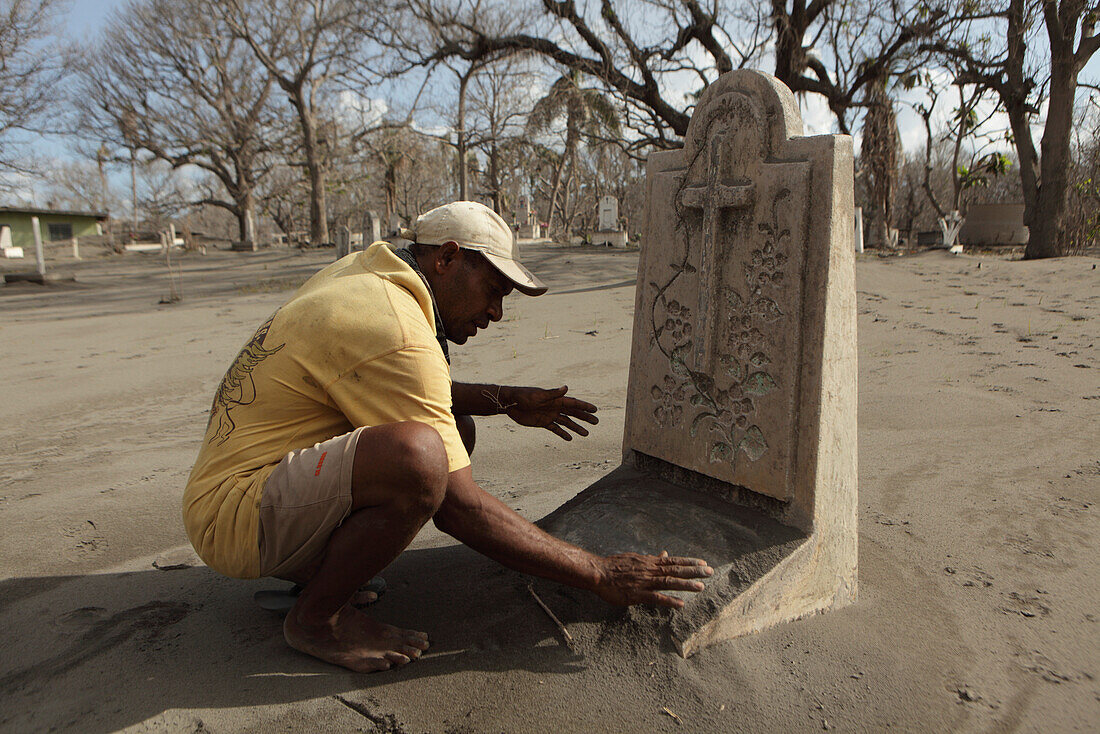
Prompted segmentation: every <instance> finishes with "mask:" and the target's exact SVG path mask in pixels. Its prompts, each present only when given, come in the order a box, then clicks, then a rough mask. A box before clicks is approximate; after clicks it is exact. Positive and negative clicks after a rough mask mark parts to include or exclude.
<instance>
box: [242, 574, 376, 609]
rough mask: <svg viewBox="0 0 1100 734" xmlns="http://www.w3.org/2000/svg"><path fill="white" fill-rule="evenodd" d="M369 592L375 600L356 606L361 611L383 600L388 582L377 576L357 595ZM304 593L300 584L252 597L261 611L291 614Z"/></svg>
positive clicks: (362, 587)
mask: <svg viewBox="0 0 1100 734" xmlns="http://www.w3.org/2000/svg"><path fill="white" fill-rule="evenodd" d="M364 592H369V593H373V594H374V599H373V600H371V601H369V602H366V603H364V604H356V605H355V606H356V607H357V608H359V609H362V608H363V607H367V606H370V605H371V604H373V603H374V602H376V601H378V599H379V598H381V596H382V594H384V593H386V580H385V579H383V578H382V577H381V576H375V577H374V578H373V579H371V580H370V581H368V582H367V583H365V584H363V585H362V586H360V587H359V591H357V592H356V593H357V594H362V593H364ZM301 593H302V586H301V585H300V584H294V585H293V586H291V587H290V588H289V589H262V590H260V591H257V592H256V593H255V594H253V595H252V598H253V599H254V600H255V602H256V604H258V605H259V607H260V608H261V609H266V610H268V611H270V612H282V613H284V614H285V613H286V612H289V611H290V609H291V607H293V606H294V603H295V602H297V601H298V595H299V594H301Z"/></svg>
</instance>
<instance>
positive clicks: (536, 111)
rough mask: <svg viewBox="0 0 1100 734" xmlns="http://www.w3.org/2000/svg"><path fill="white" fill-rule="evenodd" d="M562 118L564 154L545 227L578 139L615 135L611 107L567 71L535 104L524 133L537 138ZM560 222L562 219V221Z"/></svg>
mask: <svg viewBox="0 0 1100 734" xmlns="http://www.w3.org/2000/svg"><path fill="white" fill-rule="evenodd" d="M563 116H564V118H565V150H564V151H563V152H562V155H561V158H559V159H558V161H557V165H556V166H555V167H554V179H553V183H552V184H551V187H550V204H549V207H548V208H547V211H546V223H547V227H548V228H549V227H551V226H552V225H553V221H554V219H553V218H554V211H555V209H556V208H557V205H558V192H559V191H560V190H561V182H562V175H563V173H564V172H565V167H566V165H568V166H569V169H570V171H572V170H573V168H574V167H575V164H576V159H577V147H578V146H579V145H580V142H581V139H582V138H589V139H592V138H597V137H599V136H600V134H601V133H610V134H611V135H613V136H618V135H619V115H618V112H617V110H616V109H615V106H614V104H613V103H612V102H611V100H609V99H608V98H607V97H605V96H604V95H603V94H602V93H601V92H600V91H599V90H598V89H591V88H585V87H582V86H581V85H580V73H579V72H577V71H573V70H570V71H569V72H567V73H566V74H564V75H563V76H561V77H558V79H557V80H556V81H555V82H554V83H553V84H552V85H550V91H549V92H547V93H546V96H545V97H543V98H542V99H540V100H539V101H537V102H535V106H534V107H533V108H531V114H530V115H529V116H528V118H527V133H528V134H529V135H531V134H539V133H543V132H547V131H549V130H550V129H552V128H553V127H554V125H555V123H557V122H558V121H559V120H560V119H561V118H562V117H563ZM563 219H564V217H563Z"/></svg>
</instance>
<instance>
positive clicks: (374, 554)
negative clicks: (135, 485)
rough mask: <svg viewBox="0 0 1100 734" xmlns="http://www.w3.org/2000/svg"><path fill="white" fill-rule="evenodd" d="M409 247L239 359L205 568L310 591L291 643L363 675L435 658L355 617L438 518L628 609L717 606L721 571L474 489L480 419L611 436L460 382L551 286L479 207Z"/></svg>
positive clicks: (541, 404) (442, 217) (427, 218)
mask: <svg viewBox="0 0 1100 734" xmlns="http://www.w3.org/2000/svg"><path fill="white" fill-rule="evenodd" d="M408 236H409V239H411V240H413V242H414V244H413V245H411V246H410V247H409V248H408V249H407V250H400V251H398V252H397V253H396V254H395V253H394V252H393V251H391V250H390V249H389V248H388V247H387V246H386V245H385V244H383V243H376V244H374V245H372V246H371V247H369V248H368V249H367V250H365V251H364V252H361V253H356V254H352V255H349V256H348V257H345V258H342V259H341V260H339V261H337V262H336V263H333V264H332V265H330V266H328V267H326V268H324V269H323V270H321V271H320V272H318V273H317V274H316V275H314V276H313V277H312V278H310V280H309V281H307V282H306V283H305V285H303V286H302V287H301V288H300V289H299V290H298V292H297V293H295V294H294V296H293V297H292V298H291V299H290V300H289V301H288V302H287V303H286V304H285V305H283V307H282V308H280V309H279V310H278V311H276V312H275V314H274V315H273V316H272V317H271V318H269V319H268V320H267V321H266V322H265V323H264V324H263V325H262V326H260V328H259V330H257V331H256V333H255V335H254V336H253V337H252V338H251V339H250V340H249V341H248V343H247V344H246V345H245V346H244V348H243V349H242V350H241V352H240V354H238V355H237V358H236V360H235V361H234V362H233V364H232V366H231V367H230V368H229V371H228V372H227V373H226V375H225V378H224V379H223V380H222V383H221V385H220V386H219V388H218V391H217V393H216V395H215V397H214V403H213V406H212V407H211V410H210V422H209V424H208V426H207V430H206V436H205V438H204V440H203V444H202V449H201V450H200V452H199V456H198V459H197V461H196V463H195V466H194V469H193V470H192V472H191V477H190V479H189V481H188V484H187V489H186V491H185V494H184V501H183V515H184V523H185V525H186V528H187V533H188V536H189V537H190V539H191V543H192V544H193V545H194V547H195V550H196V551H197V552H198V554H199V556H200V557H201V558H202V559H203V561H204V562H206V564H207V565H209V566H210V567H211V568H213V569H214V570H216V571H218V572H220V573H223V574H225V575H227V576H232V577H236V578H256V577H260V576H275V577H279V578H284V579H289V580H292V581H295V582H297V583H299V584H302V585H304V588H303V590H302V592H301V594H300V595H299V597H298V599H297V600H296V602H295V604H294V607H293V608H292V609H291V610H290V612H289V613H288V614H287V617H286V621H285V622H284V625H283V634H284V636H285V637H286V641H287V643H288V644H289V645H290V646H291V647H293V648H295V649H297V650H301V651H302V652H305V653H308V654H310V655H314V656H316V657H318V658H320V659H322V660H326V661H328V662H330V663H335V664H337V665H342V666H344V667H347V668H351V669H352V670H357V671H364V672H366V671H376V670H385V669H388V668H390V667H392V666H394V665H403V664H405V663H408V662H409V661H411V660H414V659H416V658H417V657H419V656H420V654H421V653H422V652H423V651H424V650H426V649H427V648H428V637H427V635H426V634H424V633H422V632H416V631H413V630H407V629H401V628H398V627H394V626H391V625H388V624H383V623H382V622H379V621H377V620H374V619H372V618H371V617H369V616H368V615H367V614H365V613H364V612H362V611H360V610H359V609H357V608H356V607H355V606H354V605H353V604H352V603H351V602H352V600H353V599H354V597H355V594H356V592H357V590H358V589H359V588H360V586H361V585H363V584H365V583H366V582H367V581H368V580H369V579H371V578H372V577H373V576H374V575H375V574H377V573H379V572H380V571H381V570H382V569H383V568H385V567H386V566H387V565H388V564H389V563H390V562H391V561H393V560H394V558H396V557H397V556H398V555H399V554H400V553H401V552H402V551H403V550H404V549H405V548H406V547H407V546H408V545H409V543H410V542H412V540H413V538H414V537H415V536H416V534H417V532H418V531H419V530H420V528H421V527H422V526H423V525H424V524H425V523H427V522H428V521H429V520H433V521H434V522H435V524H436V526H437V527H438V528H439V529H440V530H442V531H443V532H446V533H448V534H450V535H452V536H454V537H455V538H456V539H458V540H459V541H461V542H463V543H465V544H467V545H469V546H470V547H472V548H474V549H475V550H477V551H479V552H481V553H483V554H485V555H487V556H489V557H490V558H493V559H495V560H496V561H498V562H500V563H502V564H504V565H506V566H508V567H510V568H513V569H515V570H518V571H521V572H523V573H528V574H533V575H537V576H542V577H545V578H549V579H553V580H555V581H559V582H561V583H564V584H569V585H572V586H576V587H579V588H584V589H589V590H591V591H593V592H595V593H596V594H598V595H599V596H600V597H601V598H603V599H604V600H606V601H608V602H610V603H612V604H619V605H629V604H638V603H648V604H659V605H665V606H673V607H677V606H682V602H681V601H680V600H678V599H675V598H673V597H670V596H668V595H666V594H663V593H661V592H662V591H666V590H680V591H699V590H701V589H702V583H701V582H700V581H698V579H700V578H703V577H705V576H709V575H710V574H711V573H713V572H712V570H711V569H710V568H709V567H708V566H707V565H706V563H705V562H703V561H702V560H699V559H693V558H670V557H668V556H667V555H662V556H643V555H638V554H623V555H617V556H610V557H600V556H596V555H593V554H591V553H588V552H586V551H584V550H582V549H580V548H577V547H575V546H572V545H569V544H568V543H565V542H562V541H561V540H558V539H556V538H554V537H552V536H550V535H548V534H547V533H545V532H543V531H542V530H540V529H539V528H537V527H536V526H534V525H532V524H531V523H530V522H528V521H527V520H525V519H523V518H522V517H520V516H519V515H517V514H516V513H515V512H513V511H512V510H511V509H510V508H509V507H508V506H507V505H505V504H504V503H502V502H500V501H499V500H497V499H496V498H494V497H492V496H491V495H489V494H487V493H486V492H485V491H483V490H482V489H481V488H479V487H478V485H477V484H476V483H475V482H474V480H473V474H472V472H471V467H470V458H469V454H470V452H471V451H472V449H473V442H474V429H473V420H472V418H470V416H475V415H492V414H496V413H507V415H508V416H509V417H510V418H511V419H512V420H514V421H516V422H517V423H519V424H521V425H525V426H534V427H541V428H546V429H548V430H550V431H553V432H554V433H555V434H557V435H558V436H560V437H561V438H564V439H566V440H569V439H570V438H571V432H572V433H577V434H579V435H581V436H585V435H588V431H587V430H586V429H585V428H584V426H583V425H581V423H585V422H586V423H592V424H594V423H596V422H597V421H596V417H595V415H594V413H595V411H596V407H595V406H593V405H591V404H589V403H586V402H583V401H580V400H577V399H575V398H572V397H569V396H568V395H567V394H566V393H567V389H566V388H564V387H562V388H558V389H555V390H543V389H538V388H530V387H508V386H498V385H468V384H460V383H453V384H452V382H451V379H450V371H449V367H448V357H447V340H449V341H451V342H454V343H455V344H464V343H465V342H466V340H467V339H468V338H470V337H472V336H474V335H475V334H476V333H477V332H478V330H479V329H485V328H486V327H487V326H488V325H489V322H492V321H499V320H500V319H501V316H502V315H503V300H504V298H505V297H506V296H508V295H509V294H510V293H511V292H512V290H513V289H516V290H518V291H520V292H521V293H524V294H527V295H530V296H537V295H541V294H542V293H544V292H545V291H546V287H545V286H543V285H542V283H540V282H539V281H538V280H537V279H536V278H535V277H534V276H533V275H531V273H530V272H529V271H528V270H527V269H526V268H525V267H524V266H523V265H521V264H520V263H519V262H518V260H517V258H516V250H515V245H514V240H513V237H512V233H511V230H510V229H509V228H508V226H507V225H506V224H505V223H504V220H502V219H501V218H500V217H499V216H498V215H497V214H495V213H494V212H493V211H492V210H490V209H488V208H486V207H484V206H482V205H480V204H476V203H472V202H454V203H452V204H448V205H446V206H442V207H439V208H436V209H433V210H432V211H430V212H428V213H426V214H424V215H423V216H421V217H420V218H419V219H418V220H417V221H416V223H415V226H414V228H413V229H412V230H410V231H409V233H408ZM578 421H580V422H578Z"/></svg>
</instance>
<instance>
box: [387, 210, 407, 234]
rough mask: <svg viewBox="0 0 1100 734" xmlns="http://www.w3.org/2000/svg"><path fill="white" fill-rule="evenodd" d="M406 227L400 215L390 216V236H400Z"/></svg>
mask: <svg viewBox="0 0 1100 734" xmlns="http://www.w3.org/2000/svg"><path fill="white" fill-rule="evenodd" d="M404 226H405V224H404V222H403V221H402V220H401V217H400V216H399V215H398V214H392V215H390V228H389V234H390V235H396V234H399V233H400V232H401V228H402V227H404Z"/></svg>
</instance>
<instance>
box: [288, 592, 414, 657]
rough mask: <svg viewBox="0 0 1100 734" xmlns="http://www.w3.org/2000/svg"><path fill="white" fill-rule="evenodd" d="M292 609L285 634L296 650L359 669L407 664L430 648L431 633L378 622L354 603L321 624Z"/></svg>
mask: <svg viewBox="0 0 1100 734" xmlns="http://www.w3.org/2000/svg"><path fill="white" fill-rule="evenodd" d="M296 610H297V605H295V609H291V610H290V613H289V614H287V615H286V620H285V621H284V622H283V637H285V638H286V642H287V644H288V645H290V646H291V647H293V648H294V649H295V650H299V651H301V652H304V653H306V654H307V655H312V656H313V657H316V658H320V659H321V660H324V661H325V662H328V663H333V664H335V665H340V666H343V667H345V668H350V669H351V670H354V671H356V672H358V673H373V672H376V671H379V670H389V669H390V668H392V667H394V666H395V665H405V664H406V663H409V662H411V661H413V660H415V659H416V658H418V657H420V654H421V653H422V652H424V651H425V650H427V649H428V636H427V635H426V634H424V633H423V632H417V631H415V630H406V629H401V628H399V627H394V626H393V625H389V624H383V623H381V622H376V621H375V620H373V619H371V618H370V617H368V616H367V615H365V614H363V613H362V612H360V611H359V610H358V609H356V608H355V607H353V606H352V605H351V604H346V605H344V606H343V607H342V608H341V609H340V611H339V612H337V613H336V615H335V616H334V617H332V618H331V619H329V620H327V621H326V622H324V623H321V624H307V623H304V622H303V621H302V620H301V619H300V615H299V614H297V613H296Z"/></svg>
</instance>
